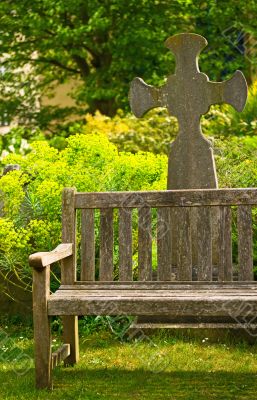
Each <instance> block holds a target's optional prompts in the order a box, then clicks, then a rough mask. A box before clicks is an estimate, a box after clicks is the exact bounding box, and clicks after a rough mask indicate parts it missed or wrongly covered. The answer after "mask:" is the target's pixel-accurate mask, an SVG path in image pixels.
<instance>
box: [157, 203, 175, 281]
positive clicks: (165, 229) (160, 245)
mask: <svg viewBox="0 0 257 400" xmlns="http://www.w3.org/2000/svg"><path fill="white" fill-rule="evenodd" d="M157 265H158V268H157V279H158V280H159V281H170V280H171V277H172V271H171V265H172V253H171V218H170V208H168V207H161V208H158V209H157Z"/></svg>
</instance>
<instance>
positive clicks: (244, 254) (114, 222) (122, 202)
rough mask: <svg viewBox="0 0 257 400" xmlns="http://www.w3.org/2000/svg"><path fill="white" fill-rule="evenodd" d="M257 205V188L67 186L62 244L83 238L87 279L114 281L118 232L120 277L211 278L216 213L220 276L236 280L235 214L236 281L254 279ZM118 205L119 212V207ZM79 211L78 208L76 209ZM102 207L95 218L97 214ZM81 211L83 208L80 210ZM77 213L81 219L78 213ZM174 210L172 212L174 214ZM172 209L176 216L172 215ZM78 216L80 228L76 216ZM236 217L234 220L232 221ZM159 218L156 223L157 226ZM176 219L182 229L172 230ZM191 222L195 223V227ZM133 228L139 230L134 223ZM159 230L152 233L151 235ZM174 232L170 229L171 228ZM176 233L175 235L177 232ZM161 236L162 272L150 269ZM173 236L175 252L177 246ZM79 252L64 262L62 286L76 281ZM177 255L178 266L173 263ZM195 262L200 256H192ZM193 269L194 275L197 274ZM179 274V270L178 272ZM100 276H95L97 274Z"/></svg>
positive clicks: (159, 265)
mask: <svg viewBox="0 0 257 400" xmlns="http://www.w3.org/2000/svg"><path fill="white" fill-rule="evenodd" d="M253 206H257V189H213V190H176V191H148V192H108V193H76V191H75V190H74V189H64V191H63V215H62V218H63V221H62V224H63V242H64V243H67V242H73V243H74V249H75V248H76V244H75V243H76V237H77V236H78V237H79V242H80V250H81V251H80V253H81V256H80V258H81V267H80V280H82V281H95V280H100V281H113V280H114V259H113V258H114V236H115V235H116V236H117V238H116V242H117V243H118V253H119V262H118V265H119V273H118V276H117V277H115V278H116V279H119V280H120V281H131V280H133V279H137V280H140V281H151V280H156V279H157V280H161V281H170V280H173V279H174V278H175V279H177V280H182V281H191V280H192V279H193V277H194V279H197V280H199V281H211V280H213V279H214V274H213V261H212V241H213V221H214V219H213V218H212V210H213V209H215V210H216V211H217V210H218V213H219V217H218V219H217V218H216V222H215V223H216V224H218V226H217V227H216V228H217V230H218V240H219V254H218V263H217V264H218V265H217V273H216V278H215V279H218V280H220V281H231V280H233V279H235V278H233V260H232V214H233V224H234V225H235V226H234V227H233V234H234V231H235V235H237V247H238V249H237V252H238V266H237V268H238V271H237V275H238V278H237V279H238V280H240V281H246V280H252V279H253V241H252V207H253ZM116 209H117V211H116ZM134 209H137V235H138V274H137V275H136V276H135V274H134V276H133V250H132V248H133V235H132V230H133V229H132V219H133V226H135V221H134V219H135V218H134V214H133V213H134V211H133V210H134ZM79 210H80V211H79ZM95 210H99V211H97V218H95V216H96V212H95ZM78 211H79V212H78ZM78 213H79V214H80V215H79V216H78V217H79V218H77V214H78ZM172 213H173V214H172ZM174 213H175V214H176V219H174ZM234 214H235V217H234ZM77 219H79V225H78V226H79V231H78V232H77V228H76V224H77V223H76V221H77ZM96 219H97V221H98V223H99V228H100V229H99V238H98V239H99V249H100V250H99V263H98V264H99V265H98V267H99V268H97V270H98V269H99V271H97V274H96V266H95V260H96V254H95V220H96ZM234 220H235V222H234ZM153 221H155V226H153ZM174 221H176V224H178V225H179V226H178V229H177V230H176V231H175V230H173V228H174V227H173V228H172V224H173V222H174ZM193 225H194V226H193ZM134 230H135V228H134ZM154 232H155V233H154ZM172 232H173V233H172ZM174 232H177V233H176V237H172V235H174ZM192 233H194V234H195V235H196V236H197V238H196V244H197V249H196V253H197V254H196V265H193V261H192V260H193V258H192V238H191V236H192ZM153 238H156V248H157V257H156V258H157V269H156V270H157V273H154V274H153V268H152V257H153V254H152V249H153V247H152V241H153ZM175 239H176V249H175V250H176V257H175V258H173V256H172V254H174V248H173V252H172V243H173V242H174V241H175ZM76 258H77V257H76V254H75V255H74V257H71V258H69V259H67V260H66V261H65V262H64V265H63V270H62V283H66V284H72V283H73V282H74V281H76V280H77V279H78V276H77V272H76ZM174 259H175V264H176V265H172V264H174ZM194 263H195V261H194ZM194 270H196V273H195V274H194V273H193V271H194ZM174 271H175V272H174ZM96 276H97V278H96Z"/></svg>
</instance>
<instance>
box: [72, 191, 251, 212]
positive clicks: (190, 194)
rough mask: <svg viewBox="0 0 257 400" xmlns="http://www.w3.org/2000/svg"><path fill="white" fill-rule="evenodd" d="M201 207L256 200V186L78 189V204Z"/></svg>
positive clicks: (78, 206)
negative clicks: (113, 189) (143, 190)
mask: <svg viewBox="0 0 257 400" xmlns="http://www.w3.org/2000/svg"><path fill="white" fill-rule="evenodd" d="M142 204H147V205H148V206H149V207H200V206H219V205H224V206H228V205H240V204H245V205H246V204H248V205H249V204H257V189H243V188H241V189H188V190H164V191H147V192H111V193H110V192H97V193H77V194H76V195H75V207H76V208H104V207H107V208H123V207H128V208H138V207H142Z"/></svg>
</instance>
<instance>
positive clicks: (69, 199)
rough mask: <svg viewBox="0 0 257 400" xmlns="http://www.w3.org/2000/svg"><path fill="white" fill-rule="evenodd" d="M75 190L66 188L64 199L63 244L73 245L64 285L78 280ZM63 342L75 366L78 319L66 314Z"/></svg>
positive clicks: (64, 271) (68, 362)
mask: <svg viewBox="0 0 257 400" xmlns="http://www.w3.org/2000/svg"><path fill="white" fill-rule="evenodd" d="M75 193H76V190H75V189H73V188H65V189H64V190H63V197H62V242H63V243H72V244H73V249H72V256H70V257H68V258H65V259H64V260H63V261H62V274H61V282H62V284H73V283H74V282H75V281H76V280H77V279H76V278H77V276H76V275H77V271H76V268H77V265H76V257H77V256H76V210H75V203H74V202H75ZM63 341H64V343H68V344H70V355H69V357H67V358H66V360H65V364H66V365H74V364H76V363H77V362H78V360H79V336H78V317H77V316H73V315H72V316H70V315H69V314H67V313H66V316H65V317H63Z"/></svg>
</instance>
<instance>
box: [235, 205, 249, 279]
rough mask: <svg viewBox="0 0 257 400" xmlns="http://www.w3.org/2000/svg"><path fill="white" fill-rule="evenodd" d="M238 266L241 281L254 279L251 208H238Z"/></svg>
mask: <svg viewBox="0 0 257 400" xmlns="http://www.w3.org/2000/svg"><path fill="white" fill-rule="evenodd" d="M237 228H238V266H239V280H240V281H246V280H247V281H249V280H251V279H253V234H252V208H251V206H242V205H241V206H238V208H237Z"/></svg>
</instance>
